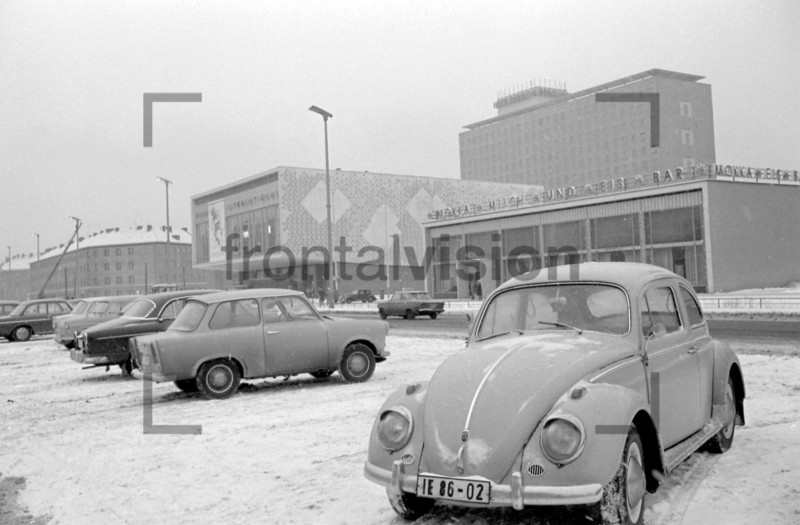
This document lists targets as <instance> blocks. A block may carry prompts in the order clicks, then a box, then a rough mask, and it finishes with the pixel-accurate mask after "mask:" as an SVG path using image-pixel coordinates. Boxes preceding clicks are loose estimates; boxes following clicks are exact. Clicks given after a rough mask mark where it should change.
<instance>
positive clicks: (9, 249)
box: [6, 244, 11, 270]
mask: <svg viewBox="0 0 800 525" xmlns="http://www.w3.org/2000/svg"><path fill="white" fill-rule="evenodd" d="M6 248H8V269H9V270H10V269H11V246H9V245H8V244H6Z"/></svg>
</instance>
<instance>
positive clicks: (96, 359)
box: [69, 348, 119, 365]
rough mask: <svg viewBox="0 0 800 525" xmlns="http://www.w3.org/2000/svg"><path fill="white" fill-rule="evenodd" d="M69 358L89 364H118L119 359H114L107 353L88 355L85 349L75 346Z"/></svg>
mask: <svg viewBox="0 0 800 525" xmlns="http://www.w3.org/2000/svg"><path fill="white" fill-rule="evenodd" d="M69 358H70V359H72V360H73V361H75V362H76V363H81V364H87V365H112V364H117V363H118V362H119V361H118V360H116V361H115V360H112V359H111V358H110V357H109V356H107V355H86V354H85V353H84V351H83V350H78V349H77V348H73V349H72V350H70V351H69Z"/></svg>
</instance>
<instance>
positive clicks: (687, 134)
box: [681, 129, 694, 146]
mask: <svg viewBox="0 0 800 525" xmlns="http://www.w3.org/2000/svg"><path fill="white" fill-rule="evenodd" d="M681 142H682V143H683V145H684V146H694V132H692V131H690V130H686V129H683V130H681Z"/></svg>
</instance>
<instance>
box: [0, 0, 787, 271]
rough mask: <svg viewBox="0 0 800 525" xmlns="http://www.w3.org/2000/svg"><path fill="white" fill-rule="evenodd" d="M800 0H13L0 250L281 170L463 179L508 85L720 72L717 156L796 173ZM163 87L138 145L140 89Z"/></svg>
mask: <svg viewBox="0 0 800 525" xmlns="http://www.w3.org/2000/svg"><path fill="white" fill-rule="evenodd" d="M798 23H800V2H797V1H794V0H783V1H781V0H725V1H708V0H688V1H659V2H650V1H642V0H635V1H614V2H609V1H597V0H594V1H585V2H577V1H516V2H502V1H499V0H491V1H486V2H483V1H475V0H469V1H465V0H460V1H452V2H434V1H432V0H423V1H409V0H404V1H400V2H388V1H385V2H375V1H366V0H365V1H349V2H345V1H331V0H327V1H325V0H322V1H297V0H284V1H282V2H272V1H263V0H251V1H247V2H233V1H224V2H176V1H163V0H154V1H146V2H145V1H136V2H131V1H127V2H124V1H114V2H109V1H105V0H102V1H101V0H96V1H76V2H70V1H60V2H56V1H36V0H32V1H14V0H0V192H1V193H0V195H2V203H0V250H2V251H0V254H2V256H3V258H4V257H5V255H6V254H7V249H6V248H5V245H11V246H12V252H13V253H15V254H16V253H18V252H34V251H35V249H36V238H35V237H34V235H33V234H34V232H36V233H39V234H40V235H41V243H42V248H45V247H48V246H53V245H57V244H59V243H63V242H66V241H67V239H68V238H69V236H70V234H71V232H72V230H73V228H74V222H73V221H72V220H70V219H69V216H70V215H73V216H77V217H80V218H81V219H82V220H83V222H84V226H83V229H82V233H84V234H88V233H91V232H94V231H98V230H100V229H102V228H108V227H114V226H116V227H120V228H127V227H130V226H136V225H140V224H153V225H160V224H164V223H165V202H164V201H165V195H164V184H163V183H161V182H159V181H157V180H156V177H157V176H161V177H165V178H167V179H171V180H172V181H174V185H173V186H172V187H171V189H170V217H171V224H172V225H173V227H182V226H186V227H190V226H191V224H190V211H189V210H190V202H189V201H190V196H191V195H194V194H197V193H200V192H203V191H206V190H209V189H211V188H214V187H217V186H220V185H223V184H226V183H229V182H233V181H236V180H238V179H242V178H245V177H248V176H251V175H254V174H256V173H259V172H261V171H264V170H267V169H270V168H273V167H276V166H282V165H285V166H298V167H310V168H324V166H325V158H324V142H323V127H322V119H321V118H320V117H319V116H318V115H316V114H313V113H311V112H309V111H308V107H309V106H311V105H312V104H313V105H317V106H320V107H322V108H325V109H326V110H328V111H329V112H331V113H333V119H332V120H330V121H329V141H330V160H331V169H333V168H337V167H339V168H342V169H343V170H359V171H360V170H367V171H371V172H384V173H397V174H407V175H425V176H433V177H449V178H458V177H459V153H458V134H459V133H460V132H461V131H463V127H464V126H465V125H467V124H470V123H473V122H476V121H479V120H483V119H486V118H490V117H492V116H495V115H496V112H495V110H494V108H493V107H492V104H493V102H494V101H495V99H496V98H497V94H498V92H499V91H501V90H507V89H513V88H514V87H515V86H518V85H521V84H523V83H527V82H529V81H531V80H535V79H549V80H552V81H557V82H563V83H565V84H566V87H567V89H568V90H569V91H578V90H581V89H586V88H589V87H592V86H596V85H598V84H602V83H604V82H608V81H611V80H615V79H618V78H621V77H624V76H627V75H630V74H634V73H639V72H642V71H645V70H648V69H652V68H661V69H668V70H673V71H679V72H682V73H690V74H696V75H702V76H704V77H705V79H703V80H702V81H701V82H706V83H709V84H711V86H712V95H713V103H714V124H715V133H716V152H717V161H718V162H719V163H722V164H737V165H747V166H753V167H772V168H780V169H800V133H799V132H798V124H800V97H798V96H797V89H798V84H800V82H799V81H800V61H799V60H798V58H797V57H798V56H799V55H800V36H799V35H800V31H798V30H797V27H798ZM145 92H199V93H202V97H203V100H202V102H201V103H180V104H178V103H172V104H167V103H162V104H156V105H155V108H154V117H153V147H151V148H144V147H143V144H142V142H143V133H142V129H143V118H142V105H143V104H142V94H143V93H145Z"/></svg>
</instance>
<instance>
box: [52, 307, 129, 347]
mask: <svg viewBox="0 0 800 525" xmlns="http://www.w3.org/2000/svg"><path fill="white" fill-rule="evenodd" d="M139 297H140V296H138V295H115V296H111V297H92V298H90V299H87V300H86V301H83V302H81V303H80V304H79V305H78V306H76V307H75V309H74V310H72V312H71V313H69V314H67V315H59V316H58V317H56V318H54V319H53V328H54V329H55V333H56V335H55V341H56V342H57V343H60V344H62V345H64V346H65V347H67V348H72V347H74V346H75V337H76V334H78V333H80V332H81V331H82V330H85V329H86V328H89V327H90V326H94V325H97V324H100V323H103V322H105V321H109V320H111V319H116V318H118V317H119V316H120V315H122V311H123V309H124V308H125V307H126V306H128V305H129V304H131V303H132V302H133V301H134V300H136V299H138V298H139Z"/></svg>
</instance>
